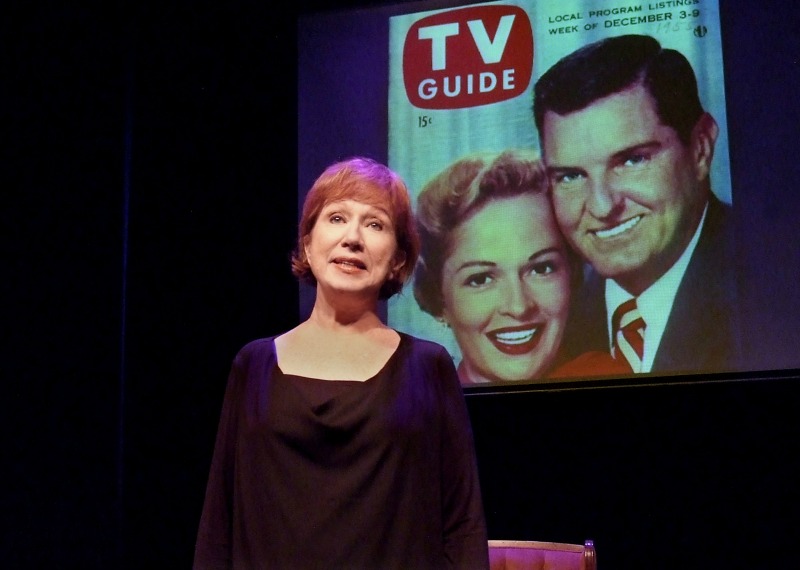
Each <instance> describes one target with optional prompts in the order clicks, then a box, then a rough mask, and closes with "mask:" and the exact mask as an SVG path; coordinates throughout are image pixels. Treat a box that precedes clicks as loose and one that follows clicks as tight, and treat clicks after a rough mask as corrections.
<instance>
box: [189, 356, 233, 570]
mask: <svg viewBox="0 0 800 570" xmlns="http://www.w3.org/2000/svg"><path fill="white" fill-rule="evenodd" d="M241 377H242V375H241V370H240V365H239V362H238V359H237V360H235V361H234V363H233V365H232V367H231V371H230V375H229V376H228V383H227V386H226V389H225V397H224V400H223V404H222V413H221V416H220V421H219V427H218V430H217V438H216V443H215V446H214V455H213V458H212V460H211V470H210V473H209V476H208V484H207V486H206V494H205V501H204V503H203V512H202V515H201V517H200V525H199V529H198V533H197V543H196V544H195V552H194V566H193V568H194V570H227V569H230V568H232V532H233V520H232V517H233V477H234V469H233V466H234V461H235V452H236V432H237V424H238V410H239V409H240V405H239V404H240V402H239V400H240V398H241V394H242V391H241V385H242V382H241Z"/></svg>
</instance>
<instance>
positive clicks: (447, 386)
mask: <svg viewBox="0 0 800 570" xmlns="http://www.w3.org/2000/svg"><path fill="white" fill-rule="evenodd" d="M437 370H438V376H439V378H437V381H438V382H439V383H440V386H441V390H442V396H443V397H442V414H443V423H442V436H441V437H442V457H441V470H442V482H443V485H442V486H443V489H442V493H443V500H442V505H443V510H444V512H443V513H442V515H443V517H442V520H443V523H444V529H443V530H444V536H443V539H444V549H445V556H446V557H447V560H448V562H449V564H450V567H451V568H457V569H459V570H462V569H473V568H474V569H486V568H489V553H488V543H487V535H486V522H485V516H484V511H483V502H482V499H481V492H480V481H479V478H478V467H477V460H476V456H475V446H474V441H473V436H472V428H471V424H470V419H469V414H468V412H467V406H466V402H465V400H464V394H463V391H462V388H461V385H460V383H459V380H458V374H457V372H456V369H455V366H454V365H453V361H452V360H451V358H450V357H449V355H447V353H446V352H445V351H444V349H442V350H441V351H440V353H439V355H438V361H437Z"/></svg>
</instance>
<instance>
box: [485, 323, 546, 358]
mask: <svg viewBox="0 0 800 570" xmlns="http://www.w3.org/2000/svg"><path fill="white" fill-rule="evenodd" d="M543 328H544V327H543V326H542V325H533V324H527V325H522V326H518V327H505V328H501V329H495V330H493V331H491V332H488V333H486V337H487V338H488V339H489V341H491V343H492V344H493V345H494V346H495V348H497V350H499V351H500V352H502V353H504V354H509V355H519V354H527V353H528V352H531V351H532V350H533V349H535V348H536V346H537V345H538V344H539V340H540V339H541V338H542V329H543Z"/></svg>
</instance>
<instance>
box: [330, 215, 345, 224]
mask: <svg viewBox="0 0 800 570" xmlns="http://www.w3.org/2000/svg"><path fill="white" fill-rule="evenodd" d="M330 221H331V222H333V223H334V224H338V223H339V222H343V221H344V218H343V217H342V216H340V215H339V214H333V215H332V216H331V217H330Z"/></svg>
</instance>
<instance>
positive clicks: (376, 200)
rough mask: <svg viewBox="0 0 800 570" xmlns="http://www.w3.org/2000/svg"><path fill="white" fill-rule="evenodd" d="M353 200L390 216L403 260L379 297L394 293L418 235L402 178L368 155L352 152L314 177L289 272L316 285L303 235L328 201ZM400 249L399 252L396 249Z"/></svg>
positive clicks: (407, 271)
mask: <svg viewBox="0 0 800 570" xmlns="http://www.w3.org/2000/svg"><path fill="white" fill-rule="evenodd" d="M339 200H356V201H358V202H363V203H366V204H373V205H380V206H382V207H385V208H386V209H387V211H388V212H389V216H390V217H391V219H392V225H393V227H394V231H395V239H396V241H397V249H398V254H399V255H404V256H405V258H404V263H403V265H402V266H401V267H400V269H399V270H398V271H395V272H394V273H393V274H392V275H391V276H390V277H389V279H388V280H387V281H386V282H385V283H384V284H383V286H382V287H381V290H380V293H379V298H380V299H382V300H385V299H388V298H389V297H391V296H392V295H394V294H395V293H398V292H399V291H400V290H401V289H402V288H403V284H404V283H405V282H406V280H407V279H408V277H409V276H410V275H411V273H412V272H413V270H414V266H415V265H416V263H417V257H418V256H419V247H420V246H419V237H418V235H417V229H416V225H415V223H414V217H413V215H412V211H411V198H410V197H409V193H408V188H407V186H406V184H405V182H404V181H403V179H402V178H401V177H400V176H399V175H398V174H397V173H396V172H394V171H393V170H391V169H390V168H389V167H387V166H385V165H383V164H381V163H380V162H378V161H376V160H373V159H371V158H365V157H360V156H356V157H353V158H349V159H347V160H343V161H341V162H336V163H334V164H332V165H330V166H329V167H328V168H326V169H325V171H324V172H323V173H322V174H321V175H320V176H319V178H317V180H316V181H315V182H314V184H313V186H311V189H310V190H309V191H308V194H307V195H306V199H305V202H304V203H303V212H302V215H301V216H300V225H299V228H298V232H297V233H298V235H297V248H296V249H295V251H294V252H293V253H292V273H293V274H294V275H295V276H296V277H297V278H298V279H302V280H303V281H305V282H307V283H309V284H311V285H316V283H317V280H316V278H315V277H314V274H313V273H312V272H311V266H310V265H309V263H308V258H307V257H306V253H305V244H306V239H307V238H308V236H309V235H310V234H311V230H312V229H313V228H314V225H315V224H316V223H317V218H318V217H319V213H320V212H321V211H322V209H323V208H324V207H325V206H326V205H327V204H329V203H331V202H337V201H339ZM400 252H402V253H400Z"/></svg>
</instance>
